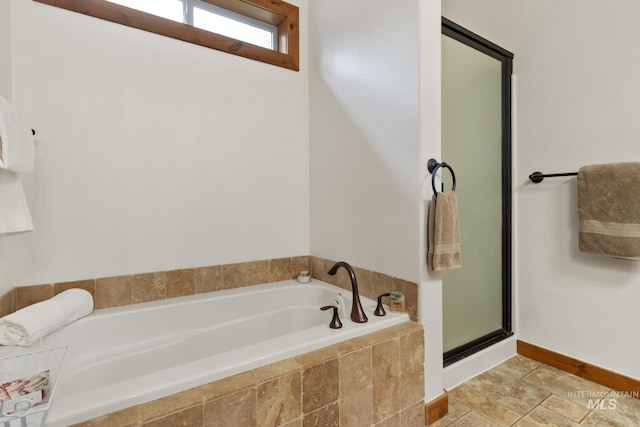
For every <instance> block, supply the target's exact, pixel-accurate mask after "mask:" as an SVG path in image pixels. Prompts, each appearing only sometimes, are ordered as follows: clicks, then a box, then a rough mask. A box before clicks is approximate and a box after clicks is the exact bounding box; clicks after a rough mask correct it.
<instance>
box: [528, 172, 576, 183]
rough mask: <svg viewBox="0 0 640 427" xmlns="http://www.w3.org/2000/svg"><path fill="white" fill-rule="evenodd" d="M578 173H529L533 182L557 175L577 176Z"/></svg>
mask: <svg viewBox="0 0 640 427" xmlns="http://www.w3.org/2000/svg"><path fill="white" fill-rule="evenodd" d="M576 175H578V172H565V173H549V174H543V173H542V172H534V173H532V174H531V175H529V179H530V180H531V182H534V183H536V184H537V183H539V182H542V180H543V179H545V178H553V177H556V176H576Z"/></svg>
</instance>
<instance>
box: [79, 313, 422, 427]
mask: <svg viewBox="0 0 640 427" xmlns="http://www.w3.org/2000/svg"><path fill="white" fill-rule="evenodd" d="M423 364H424V332H423V329H422V326H421V325H419V324H416V323H413V322H405V323H403V324H400V325H397V326H393V327H390V328H387V329H382V330H380V331H376V332H374V333H372V334H369V335H365V336H362V337H358V338H354V339H351V340H348V341H344V342H342V343H338V344H334V345H332V346H329V347H325V348H322V349H319V350H316V351H313V352H310V353H306V354H303V355H301V356H298V357H295V358H292V359H287V360H284V361H282V362H277V363H274V364H271V365H267V366H264V367H262V368H258V369H254V370H251V371H248V372H244V373H242V374H239V375H235V376H233V377H229V378H225V379H223V380H220V381H216V382H213V383H209V384H205V385H203V386H200V387H196V388H193V389H190V390H187V391H184V392H181V393H177V394H174V395H172V396H168V397H165V398H161V399H158V400H155V401H152V402H149V403H145V404H142V405H138V406H134V407H131V408H127V409H124V410H122V411H118V412H115V413H112V414H108V415H105V416H102V417H99V418H95V419H93V420H89V421H87V422H84V423H80V424H76V427H97V426H145V427H150V426H157V427H160V426H177V425H183V426H190V427H218V426H243V427H245V426H246V427H252V426H254V427H258V426H260V427H272V426H273V427H276V426H286V427H294V426H295V427H306V426H339V427H356V426H372V425H373V426H380V427H382V426H394V427H422V426H424V423H425V420H424V401H423V399H424V370H423V369H424V368H423Z"/></svg>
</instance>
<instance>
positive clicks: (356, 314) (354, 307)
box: [329, 261, 369, 323]
mask: <svg viewBox="0 0 640 427" xmlns="http://www.w3.org/2000/svg"><path fill="white" fill-rule="evenodd" d="M340 267H342V268H344V269H345V270H347V273H349V278H350V279H351V293H352V294H353V298H352V300H351V320H353V321H354V322H356V323H365V322H367V321H368V320H369V319H367V315H366V314H364V310H363V309H362V303H361V302H360V293H359V291H358V280H357V279H356V273H355V272H354V271H353V268H352V267H351V266H350V265H349V264H347V263H346V262H344V261H338V262H336V263H335V264H334V265H333V267H331V269H330V270H329V274H330V275H331V276H335V274H336V273H337V272H338V269H339V268H340Z"/></svg>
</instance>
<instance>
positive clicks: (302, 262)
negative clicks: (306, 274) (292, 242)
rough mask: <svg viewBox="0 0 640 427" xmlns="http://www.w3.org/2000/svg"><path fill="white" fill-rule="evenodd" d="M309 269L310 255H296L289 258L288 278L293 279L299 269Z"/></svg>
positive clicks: (298, 272)
mask: <svg viewBox="0 0 640 427" xmlns="http://www.w3.org/2000/svg"><path fill="white" fill-rule="evenodd" d="M310 270H311V257H310V256H298V257H292V258H291V259H290V260H289V278H290V279H295V278H296V277H298V274H300V272H301V271H310Z"/></svg>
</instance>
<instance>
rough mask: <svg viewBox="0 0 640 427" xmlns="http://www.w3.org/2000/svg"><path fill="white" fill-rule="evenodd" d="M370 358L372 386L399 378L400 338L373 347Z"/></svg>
mask: <svg viewBox="0 0 640 427" xmlns="http://www.w3.org/2000/svg"><path fill="white" fill-rule="evenodd" d="M371 356H372V369H373V372H372V381H373V384H378V383H382V382H385V381H387V380H389V379H391V378H399V377H400V338H397V337H396V338H394V339H391V340H387V341H383V342H382V343H380V344H376V345H374V346H373V348H372V354H371Z"/></svg>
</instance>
